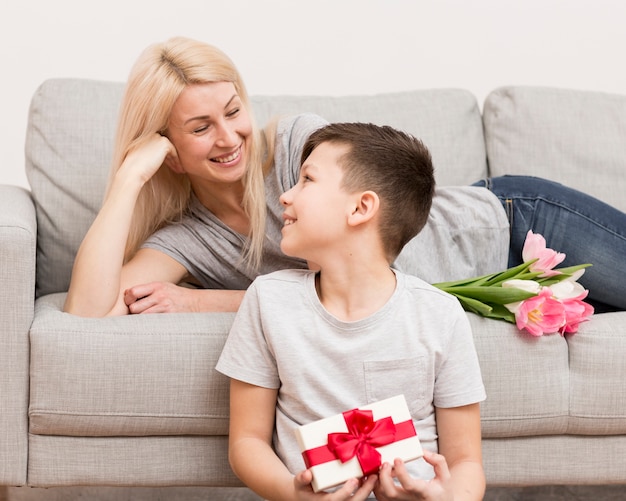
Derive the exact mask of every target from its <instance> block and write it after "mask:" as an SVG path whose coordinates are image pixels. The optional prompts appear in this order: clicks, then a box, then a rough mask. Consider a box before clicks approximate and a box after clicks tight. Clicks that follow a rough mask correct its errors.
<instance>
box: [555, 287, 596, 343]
mask: <svg viewBox="0 0 626 501" xmlns="http://www.w3.org/2000/svg"><path fill="white" fill-rule="evenodd" d="M588 293H589V291H585V292H584V293H583V294H581V295H580V296H578V297H574V298H565V299H561V303H562V304H563V308H564V309H565V325H563V327H561V329H560V330H559V332H560V333H561V335H563V334H566V333H571V334H573V333H575V332H578V326H579V325H580V324H581V323H582V322H586V321H587V320H588V319H589V317H590V316H591V315H593V306H591V305H590V304H587V303H585V302H584V301H583V299H585V298H586V297H587V294H588Z"/></svg>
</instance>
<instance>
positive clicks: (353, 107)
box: [26, 79, 486, 297]
mask: <svg viewBox="0 0 626 501" xmlns="http://www.w3.org/2000/svg"><path fill="white" fill-rule="evenodd" d="M122 92H123V84H122V83H120V82H104V81H91V80H82V79H52V80H48V81H46V82H44V83H43V84H42V85H41V86H40V87H39V89H38V90H37V91H36V93H35V95H34V96H33V99H32V102H31V108H30V114H29V120H28V129H27V133H26V173H27V176H28V180H29V182H30V185H31V190H32V193H33V198H34V200H35V204H36V208H37V219H38V224H39V228H38V248H37V297H40V296H42V295H44V294H49V293H53V292H64V291H66V290H67V288H68V286H69V280H70V274H71V268H72V263H73V261H74V256H75V254H76V251H77V249H78V246H79V245H80V242H81V241H82V239H83V236H84V234H85V233H86V231H87V229H88V228H89V226H90V225H91V223H92V221H93V219H94V218H95V216H96V214H97V212H98V210H99V208H100V205H101V203H102V197H103V194H104V190H105V185H106V180H107V177H108V172H109V164H110V161H111V154H112V151H111V150H112V144H113V136H114V131H115V124H116V120H117V114H118V107H119V103H120V100H121V97H122ZM253 108H254V111H255V114H256V115H257V117H258V122H259V123H260V124H264V123H265V122H266V121H267V120H268V119H269V118H270V117H271V116H274V115H276V114H292V113H301V112H308V111H311V112H315V113H318V114H320V115H321V116H323V117H325V118H326V119H328V120H330V121H358V120H362V121H371V122H376V123H379V124H389V125H393V126H396V127H398V128H401V129H405V130H407V131H408V132H412V133H413V134H416V135H418V136H419V137H421V138H422V139H423V140H424V142H425V143H426V145H427V146H428V147H429V148H430V149H431V150H432V154H433V158H434V163H435V167H436V176H437V179H438V182H440V183H441V184H469V183H471V182H473V181H475V180H477V179H479V178H481V177H484V176H485V175H486V160H485V147H484V140H483V134H482V120H481V116H480V112H479V109H478V106H477V103H476V99H475V98H474V96H472V95H471V94H470V93H468V92H467V91H463V90H423V91H422V90H420V91H411V92H404V93H395V94H384V95H378V96H346V97H315V96H311V97H295V96H266V97H263V96H259V97H255V98H253Z"/></svg>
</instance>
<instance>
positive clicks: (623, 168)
mask: <svg viewBox="0 0 626 501" xmlns="http://www.w3.org/2000/svg"><path fill="white" fill-rule="evenodd" d="M483 121H484V124H485V142H486V148H487V157H488V161H489V170H490V175H492V176H502V175H505V174H515V175H530V176H539V177H547V178H549V179H552V180H553V181H557V182H559V183H563V184H565V185H568V186H571V187H572V188H576V189H578V190H581V191H584V192H585V193H589V194H590V195H593V196H595V197H597V198H599V199H601V200H604V201H605V202H607V203H609V204H611V205H613V206H615V207H617V208H618V209H620V210H622V211H626V198H624V193H626V175H624V174H625V173H626V96H622V95H615V94H606V93H602V92H591V91H580V90H570V89H557V88H542V87H523V86H511V87H502V88H499V89H496V90H494V91H493V92H492V93H490V94H489V95H488V96H487V98H486V100H485V104H484V107H483Z"/></svg>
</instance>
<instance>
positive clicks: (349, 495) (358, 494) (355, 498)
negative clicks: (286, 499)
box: [293, 470, 378, 501]
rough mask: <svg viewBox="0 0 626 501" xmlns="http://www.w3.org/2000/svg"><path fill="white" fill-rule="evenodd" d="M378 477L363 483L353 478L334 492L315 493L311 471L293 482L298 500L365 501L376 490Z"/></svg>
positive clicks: (371, 476) (370, 478)
mask: <svg viewBox="0 0 626 501" xmlns="http://www.w3.org/2000/svg"><path fill="white" fill-rule="evenodd" d="M377 480H378V475H370V476H369V477H367V478H366V479H365V480H363V481H359V480H358V479H356V478H351V479H350V480H348V481H347V482H346V483H345V484H343V485H342V486H341V487H340V488H339V489H337V490H336V491H334V492H324V491H320V492H313V487H311V482H312V481H313V474H312V473H311V470H304V471H301V472H300V473H298V474H297V475H296V476H295V477H294V480H293V483H294V488H295V491H296V494H297V499H301V500H317V501H346V500H348V499H349V500H350V501H364V500H365V499H367V497H368V496H369V495H370V493H371V492H372V491H373V490H374V485H375V484H376V481H377Z"/></svg>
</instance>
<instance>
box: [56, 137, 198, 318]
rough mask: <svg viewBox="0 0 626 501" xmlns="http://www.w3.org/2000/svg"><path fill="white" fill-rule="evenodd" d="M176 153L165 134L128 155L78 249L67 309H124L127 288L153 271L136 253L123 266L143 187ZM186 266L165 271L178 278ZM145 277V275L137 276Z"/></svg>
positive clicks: (93, 312)
mask: <svg viewBox="0 0 626 501" xmlns="http://www.w3.org/2000/svg"><path fill="white" fill-rule="evenodd" d="M175 157H176V151H175V149H174V147H173V145H172V143H170V141H169V140H168V139H167V138H165V137H163V136H160V135H159V134H154V135H153V136H151V137H150V138H149V139H147V140H146V141H144V142H143V143H142V144H141V145H140V146H138V147H137V148H135V149H134V150H132V151H131V152H130V153H129V154H128V155H127V157H126V159H125V160H124V162H123V163H122V165H121V166H120V168H119V169H118V171H117V172H116V174H115V177H114V179H113V182H112V185H111V189H110V190H109V193H108V195H107V197H106V199H105V201H104V204H103V206H102V208H101V209H100V212H99V213H98V215H97V216H96V219H95V220H94V222H93V224H92V225H91V227H90V228H89V231H88V232H87V234H86V235H85V238H84V239H83V242H82V244H81V245H80V248H79V249H78V253H77V254H76V259H75V261H74V268H73V270H72V279H71V282H70V287H69V291H68V295H67V299H66V303H65V307H64V310H65V311H67V312H69V313H73V314H76V315H81V316H92V317H102V316H106V315H113V314H122V313H124V312H125V311H124V310H125V304H124V301H123V297H122V294H123V291H124V289H126V288H127V287H129V286H131V285H135V284H137V283H142V282H147V281H149V280H148V279H147V277H150V276H151V275H144V273H145V272H147V271H149V267H150V264H151V263H150V260H149V259H148V260H146V259H143V258H142V259H134V260H133V261H131V262H129V263H128V264H127V265H126V266H123V265H124V251H125V247H126V241H127V239H128V234H129V231H130V226H131V222H132V218H133V214H134V209H135V204H136V202H137V197H138V196H139V192H140V191H141V189H142V187H143V186H144V184H145V183H146V181H148V180H149V179H150V178H151V177H152V176H153V175H154V173H155V172H156V171H157V170H158V169H159V168H160V167H161V166H162V165H163V163H164V162H165V161H166V159H168V158H169V159H170V160H169V161H173V160H171V159H172V158H175ZM165 168H167V167H165ZM131 263H133V264H132V265H131ZM123 269H124V271H123ZM155 270H156V267H153V269H152V271H153V272H154V271H155ZM183 270H184V268H183V267H182V266H180V265H179V267H178V268H177V269H175V267H170V268H168V269H167V270H166V271H165V273H164V275H167V276H168V278H169V279H170V281H173V282H174V283H176V282H177V281H178V280H180V279H181V278H183V277H184V274H185V273H186V272H183ZM139 277H143V279H142V280H141V281H139V282H136V281H134V280H135V279H137V278H139ZM154 279H157V280H159V277H156V276H154V275H152V278H151V279H150V280H154ZM161 279H163V278H161Z"/></svg>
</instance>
